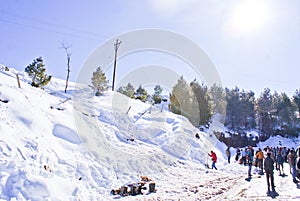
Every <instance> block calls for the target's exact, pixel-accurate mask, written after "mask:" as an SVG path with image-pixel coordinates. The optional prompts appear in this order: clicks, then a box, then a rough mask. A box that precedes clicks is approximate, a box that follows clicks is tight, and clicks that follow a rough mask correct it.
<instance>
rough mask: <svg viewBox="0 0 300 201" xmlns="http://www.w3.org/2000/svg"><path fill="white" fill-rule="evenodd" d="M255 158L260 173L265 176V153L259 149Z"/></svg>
mask: <svg viewBox="0 0 300 201" xmlns="http://www.w3.org/2000/svg"><path fill="white" fill-rule="evenodd" d="M255 158H256V160H257V165H258V167H259V173H260V174H263V162H264V153H263V152H262V150H261V149H260V148H258V151H257V152H256V154H255Z"/></svg>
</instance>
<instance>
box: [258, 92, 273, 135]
mask: <svg viewBox="0 0 300 201" xmlns="http://www.w3.org/2000/svg"><path fill="white" fill-rule="evenodd" d="M273 111H274V104H273V96H272V94H271V90H270V89H269V88H266V89H264V91H263V92H262V94H261V95H260V97H259V98H258V100H257V113H258V116H259V122H258V124H259V127H260V129H261V131H262V132H263V133H265V134H266V136H267V137H269V136H270V135H271V133H272V120H271V112H273Z"/></svg>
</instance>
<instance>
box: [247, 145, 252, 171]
mask: <svg viewBox="0 0 300 201" xmlns="http://www.w3.org/2000/svg"><path fill="white" fill-rule="evenodd" d="M246 159H247V163H248V177H251V176H252V174H251V170H252V163H253V151H252V147H251V146H249V147H248V149H247V151H246Z"/></svg>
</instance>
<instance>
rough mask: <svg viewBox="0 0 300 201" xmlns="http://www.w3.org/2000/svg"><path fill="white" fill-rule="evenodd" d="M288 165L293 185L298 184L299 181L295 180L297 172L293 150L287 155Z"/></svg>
mask: <svg viewBox="0 0 300 201" xmlns="http://www.w3.org/2000/svg"><path fill="white" fill-rule="evenodd" d="M287 159H288V162H289V165H290V169H291V174H292V176H293V182H294V183H298V182H299V181H298V180H297V178H296V177H297V172H296V154H295V150H293V149H292V150H291V151H290V153H289V155H288V156H287Z"/></svg>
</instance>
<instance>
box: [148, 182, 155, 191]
mask: <svg viewBox="0 0 300 201" xmlns="http://www.w3.org/2000/svg"><path fill="white" fill-rule="evenodd" d="M153 192H155V183H154V182H151V183H149V193H153Z"/></svg>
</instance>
